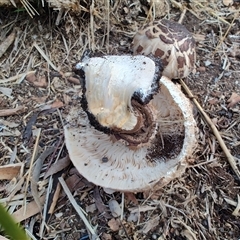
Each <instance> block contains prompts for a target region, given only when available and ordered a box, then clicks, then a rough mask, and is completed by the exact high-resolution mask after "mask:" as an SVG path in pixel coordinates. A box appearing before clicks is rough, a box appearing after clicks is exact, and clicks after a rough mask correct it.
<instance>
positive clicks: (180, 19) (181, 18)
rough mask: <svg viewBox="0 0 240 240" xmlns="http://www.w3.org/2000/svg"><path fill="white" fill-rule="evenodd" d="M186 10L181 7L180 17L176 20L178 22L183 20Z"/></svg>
mask: <svg viewBox="0 0 240 240" xmlns="http://www.w3.org/2000/svg"><path fill="white" fill-rule="evenodd" d="M186 12H187V8H185V7H183V10H182V13H181V16H180V18H179V20H178V23H182V21H183V19H184V17H185V15H186Z"/></svg>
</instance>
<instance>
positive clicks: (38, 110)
mask: <svg viewBox="0 0 240 240" xmlns="http://www.w3.org/2000/svg"><path fill="white" fill-rule="evenodd" d="M87 2H88V1H80V3H81V4H80V5H81V12H80V13H72V12H71V11H66V12H64V13H63V14H62V15H60V14H59V11H56V10H53V9H52V8H51V9H50V8H48V7H46V6H45V7H44V8H42V7H38V11H39V14H40V15H39V16H38V15H36V16H34V17H33V18H31V17H30V16H29V15H28V14H27V12H26V11H20V9H19V10H18V11H16V10H15V9H10V8H7V9H5V8H0V29H1V30H0V43H1V49H0V114H1V115H0V166H1V167H3V166H8V164H15V168H12V167H11V166H8V167H7V168H6V169H0V175H1V174H2V176H3V175H4V173H5V174H6V175H7V176H5V177H1V178H0V179H2V180H0V202H1V203H4V204H6V206H8V209H9V211H10V212H11V213H13V215H14V216H15V217H16V218H17V219H18V221H21V224H22V226H23V227H24V228H25V229H26V231H27V233H28V234H29V235H30V236H31V237H32V239H69V240H70V239H81V240H85V239H94V237H92V232H91V231H90V230H89V229H90V228H89V227H86V224H84V221H83V218H82V217H81V216H80V215H79V213H77V212H76V210H75V209H74V207H73V200H72V199H71V198H69V196H66V192H65V191H64V190H63V189H62V188H61V187H60V184H59V183H58V178H59V177H62V179H64V180H65V182H66V184H67V186H68V188H69V190H70V192H71V193H72V195H73V197H74V199H75V201H76V203H77V207H79V206H80V207H81V209H82V210H83V211H84V212H86V215H85V216H86V219H87V221H88V224H90V225H91V226H92V229H93V230H94V231H95V232H96V233H97V234H98V236H99V237H100V239H103V240H114V239H119V240H120V239H140V240H141V239H158V240H164V239H174V240H197V239H202V240H208V239H213V240H226V239H227V240H239V239H240V219H239V217H240V210H239V209H240V179H239V176H237V174H236V173H235V172H234V171H233V169H232V167H231V166H230V164H229V162H228V159H227V157H226V154H225V153H224V151H223V150H222V148H221V147H220V145H219V142H218V141H217V139H216V137H215V135H214V134H213V132H212V130H211V128H210V127H209V125H208V124H207V123H206V121H205V120H204V118H203V116H202V115H201V114H200V113H199V111H198V109H197V108H196V106H194V116H195V119H196V122H197V126H198V129H199V131H198V147H197V149H196V151H195V152H194V155H193V156H192V159H191V164H190V166H189V167H188V168H187V170H186V172H185V173H184V174H183V175H182V176H181V177H180V178H177V179H174V180H173V181H171V182H170V183H169V184H168V185H166V186H165V187H163V188H162V189H161V190H158V191H156V192H154V193H151V194H149V193H141V192H140V193H125V194H123V193H120V192H114V193H107V192H106V191H105V190H104V189H102V188H101V187H98V186H95V185H93V184H92V183H90V182H88V181H87V180H86V179H84V178H83V177H82V176H81V175H80V174H79V173H78V172H77V171H76V169H75V168H74V167H73V166H72V164H71V163H70V161H69V158H68V153H67V149H66V147H65V144H64V136H63V125H64V123H65V120H64V118H63V116H64V111H65V110H66V108H68V107H69V105H68V103H69V102H70V99H69V95H68V94H66V93H67V92H69V91H74V90H77V89H78V88H79V82H78V79H77V77H76V76H75V74H74V73H73V72H72V68H73V66H75V64H76V63H77V62H78V61H79V60H80V58H81V56H82V53H83V51H84V50H86V49H92V50H93V51H95V52H98V53H100V54H123V53H128V54H131V53H132V50H131V41H132V38H133V36H134V34H135V33H136V31H137V29H139V28H140V27H141V26H142V25H143V24H144V23H146V22H149V21H151V20H152V19H153V18H154V17H155V18H156V19H159V18H163V17H165V18H168V19H171V20H175V21H178V20H179V18H180V16H181V14H182V13H183V8H186V9H187V11H186V13H185V14H184V15H183V22H182V24H183V25H185V26H186V28H187V29H188V30H189V31H190V32H192V33H193V34H194V37H195V39H196V50H197V63H196V68H197V71H196V73H195V74H191V75H190V76H188V77H187V78H186V79H185V80H184V81H185V82H186V84H187V85H188V87H189V88H190V90H191V91H192V93H193V95H194V97H195V98H196V99H197V100H198V102H199V103H200V105H201V106H202V108H203V109H204V110H205V112H206V113H207V114H208V115H209V117H210V118H211V120H212V123H213V124H214V125H215V126H216V127H217V130H218V132H219V134H220V135H221V137H222V139H223V140H224V142H225V144H226V146H227V148H228V149H229V151H230V152H231V154H232V156H233V158H234V161H235V162H236V165H237V168H238V170H239V165H240V103H239V102H240V61H239V60H240V10H239V9H240V4H239V1H232V2H231V1H229V2H230V3H229V5H228V4H227V3H226V1H217V0H216V1H214V0H212V1H208V2H206V1H179V2H175V1H162V3H164V4H160V3H159V2H161V1H155V5H153V6H152V7H151V4H150V3H151V1H137V0H136V1H128V0H125V1H110V2H109V3H107V1H103V2H102V1H98V2H97V3H95V5H93V4H92V5H91V6H90V5H89V4H88V3H87ZM149 2H150V3H149ZM153 2H154V1H153ZM108 4H109V5H108ZM36 7H37V6H36ZM90 9H91V11H90ZM152 10H154V11H152ZM154 14H155V16H154ZM8 44H11V45H10V46H9V47H6V45H8ZM3 49H5V50H4V51H3ZM39 159H40V160H39ZM35 160H37V161H35ZM34 161H35V162H38V165H37V164H35V163H34ZM14 169H18V171H17V172H16V171H15V170H14ZM9 176H10V177H9ZM113 200H114V201H113ZM43 202H45V204H44V205H43V206H42V203H43ZM109 202H114V206H115V208H116V209H119V208H120V209H121V211H122V212H121V214H119V215H118V216H114V214H113V212H112V211H111V209H110V208H111V207H110V204H109ZM27 203H29V204H28V205H26V204H27ZM34 203H35V205H34ZM31 204H32V205H31ZM40 206H41V208H42V210H41V213H39V207H40ZM21 211H25V213H27V215H26V216H25V215H24V214H23V212H21ZM0 235H1V232H0ZM2 235H3V233H2Z"/></svg>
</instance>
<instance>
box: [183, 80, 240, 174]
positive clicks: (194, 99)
mask: <svg viewBox="0 0 240 240" xmlns="http://www.w3.org/2000/svg"><path fill="white" fill-rule="evenodd" d="M180 83H181V85H182V87H183V88H184V90H185V91H186V92H187V94H188V96H189V97H190V98H191V99H192V101H193V102H194V104H195V105H196V107H197V108H198V110H199V111H200V112H201V114H202V116H203V117H204V118H205V120H206V122H207V123H208V125H209V126H210V128H211V129H212V131H213V134H214V135H215V137H216V138H217V140H218V142H219V145H220V147H221V148H222V150H223V152H224V153H225V155H226V157H227V160H228V162H229V164H230V166H231V167H232V169H233V171H234V172H235V174H236V175H237V177H238V178H239V179H240V172H239V170H238V168H237V164H236V162H235V160H234V158H233V156H232V155H231V153H230V151H229V150H228V148H227V146H226V144H225V142H224V141H223V139H222V137H221V135H220V133H219V131H218V130H217V128H216V127H215V125H214V124H213V122H212V121H211V119H210V117H209V116H208V115H207V114H206V113H205V112H204V110H203V109H202V107H201V105H200V104H199V103H198V101H197V100H196V98H194V96H193V94H192V92H191V91H190V89H189V88H188V86H187V85H186V84H185V82H184V81H183V80H182V79H180Z"/></svg>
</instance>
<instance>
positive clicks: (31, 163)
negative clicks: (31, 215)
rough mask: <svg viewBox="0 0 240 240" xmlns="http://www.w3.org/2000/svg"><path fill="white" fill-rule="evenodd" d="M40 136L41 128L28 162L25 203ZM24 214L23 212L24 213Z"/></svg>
mask: <svg viewBox="0 0 240 240" xmlns="http://www.w3.org/2000/svg"><path fill="white" fill-rule="evenodd" d="M40 135H41V128H39V129H38V132H37V138H36V142H35V145H34V149H33V153H32V158H31V161H30V166H29V171H28V172H27V174H28V175H27V180H26V188H25V193H26V195H25V202H27V201H26V198H27V190H28V185H29V181H30V177H31V172H32V168H33V162H34V160H35V157H36V155H37V149H38V144H39V139H40ZM25 210H26V205H25ZM24 214H25V212H24Z"/></svg>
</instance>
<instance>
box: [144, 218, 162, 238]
mask: <svg viewBox="0 0 240 240" xmlns="http://www.w3.org/2000/svg"><path fill="white" fill-rule="evenodd" d="M159 219H160V217H159V216H155V217H153V218H151V219H150V220H148V221H147V223H146V224H145V225H144V227H143V229H142V232H143V233H144V234H146V233H148V232H149V231H151V230H152V229H153V228H155V227H156V226H158V225H159Z"/></svg>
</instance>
